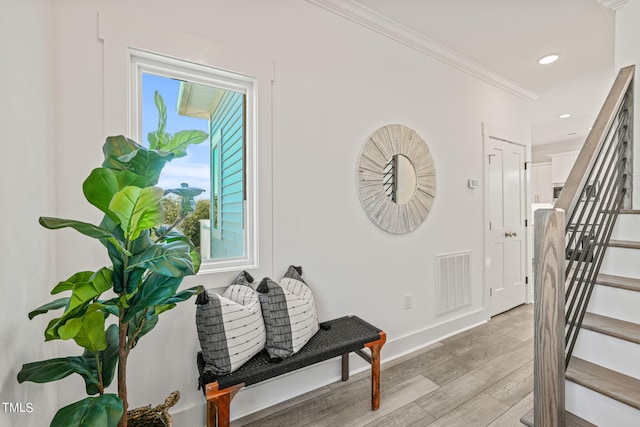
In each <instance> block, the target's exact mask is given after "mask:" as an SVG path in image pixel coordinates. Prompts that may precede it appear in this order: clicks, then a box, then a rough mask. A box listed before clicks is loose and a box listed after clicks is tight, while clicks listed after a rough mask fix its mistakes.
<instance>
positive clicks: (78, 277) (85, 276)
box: [51, 271, 95, 295]
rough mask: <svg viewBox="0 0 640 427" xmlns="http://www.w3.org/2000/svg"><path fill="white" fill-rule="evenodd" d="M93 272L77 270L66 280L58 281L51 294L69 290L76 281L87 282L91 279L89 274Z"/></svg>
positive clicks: (91, 274)
mask: <svg viewBox="0 0 640 427" xmlns="http://www.w3.org/2000/svg"><path fill="white" fill-rule="evenodd" d="M94 274H95V272H93V271H79V272H78V273H76V274H74V275H73V276H71V277H69V278H68V279H67V280H63V281H62V282H59V283H58V284H57V285H56V286H55V287H54V288H53V289H52V290H51V295H55V294H59V293H60V292H64V291H70V290H72V289H73V287H74V286H75V284H76V283H80V282H88V281H89V280H91V276H93V275H94Z"/></svg>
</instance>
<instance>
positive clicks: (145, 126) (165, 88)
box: [140, 73, 211, 198]
mask: <svg viewBox="0 0 640 427" xmlns="http://www.w3.org/2000/svg"><path fill="white" fill-rule="evenodd" d="M179 87H180V81H178V80H175V79H171V78H168V77H162V76H158V75H155V74H149V73H143V74H142V137H141V141H140V144H142V145H144V146H147V147H148V146H149V142H148V141H147V135H148V134H149V132H153V131H155V130H156V129H157V128H158V110H157V109H156V106H155V103H154V101H153V94H154V92H155V91H156V90H157V91H158V92H159V93H160V95H162V97H163V98H164V103H165V104H166V106H167V127H166V132H167V133H170V134H174V133H175V132H177V131H180V130H185V129H197V130H202V131H204V132H207V133H209V121H208V120H204V119H198V118H194V117H185V116H181V115H179V114H178V108H177V105H178V92H179ZM210 176H211V167H210V156H209V140H205V141H204V142H202V143H200V144H196V145H192V146H190V147H189V148H188V149H187V155H186V156H185V157H182V158H179V159H174V160H173V161H171V162H170V163H168V164H167V165H166V166H165V167H164V169H163V171H162V175H161V177H160V182H159V183H158V186H159V187H162V188H165V189H166V188H177V187H180V184H181V183H183V182H186V183H188V184H189V186H190V187H198V188H203V189H204V190H205V192H204V193H202V195H201V196H200V198H210V197H211V183H210Z"/></svg>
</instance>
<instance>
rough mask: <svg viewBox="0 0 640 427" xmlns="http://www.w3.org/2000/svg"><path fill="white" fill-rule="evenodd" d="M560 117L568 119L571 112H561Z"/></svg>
mask: <svg viewBox="0 0 640 427" xmlns="http://www.w3.org/2000/svg"><path fill="white" fill-rule="evenodd" d="M558 117H560V118H561V119H567V118H569V117H571V114H569V113H566V114H560V115H559V116H558Z"/></svg>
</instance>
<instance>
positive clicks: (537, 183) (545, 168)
mask: <svg viewBox="0 0 640 427" xmlns="http://www.w3.org/2000/svg"><path fill="white" fill-rule="evenodd" d="M551 169H552V167H551V163H550V162H547V163H532V164H531V203H551V202H552V201H553V181H552V179H551Z"/></svg>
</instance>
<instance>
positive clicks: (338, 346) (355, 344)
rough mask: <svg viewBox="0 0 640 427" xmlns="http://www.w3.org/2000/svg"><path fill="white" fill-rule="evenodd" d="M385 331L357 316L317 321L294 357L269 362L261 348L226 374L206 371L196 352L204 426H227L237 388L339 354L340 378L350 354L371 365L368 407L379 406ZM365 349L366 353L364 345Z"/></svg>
mask: <svg viewBox="0 0 640 427" xmlns="http://www.w3.org/2000/svg"><path fill="white" fill-rule="evenodd" d="M385 342H386V334H385V333H384V332H383V331H381V330H380V329H378V328H376V327H374V326H372V325H370V324H369V323H367V322H365V321H364V320H362V319H360V318H358V317H356V316H346V317H341V318H339V319H334V320H329V321H327V322H324V323H321V324H320V330H319V331H318V333H316V334H315V335H314V336H313V337H312V338H311V340H309V342H308V343H307V344H306V345H305V346H304V347H303V348H302V349H301V350H300V351H299V352H298V353H296V354H294V355H293V356H291V357H289V358H287V359H284V360H281V361H277V362H275V361H271V360H270V359H269V355H268V354H267V352H266V351H262V352H260V353H258V354H257V355H255V356H254V357H253V358H252V359H250V360H249V361H248V362H247V363H245V364H244V365H242V366H241V367H240V368H239V369H238V370H236V371H235V372H232V373H231V374H229V375H223V376H216V375H215V374H213V373H211V372H207V371H206V368H205V362H204V359H203V358H202V354H201V353H198V370H199V371H200V379H199V384H200V387H201V388H202V389H203V391H204V395H205V397H206V399H207V427H216V426H217V427H228V426H229V415H230V412H229V408H230V405H231V400H232V399H233V398H234V396H235V395H236V394H237V393H238V391H239V390H240V389H242V388H243V387H245V386H250V385H252V384H257V383H259V382H261V381H265V380H268V379H269V378H274V377H277V376H279V375H282V374H286V373H288V372H293V371H295V370H297V369H300V368H303V367H305V366H310V365H313V364H315V363H318V362H322V361H324V360H328V359H332V358H334V357H338V356H342V381H346V380H348V379H349V353H352V352H355V353H356V354H358V355H359V356H360V357H362V358H363V359H364V360H366V361H367V362H369V363H370V364H371V409H372V410H373V411H375V410H377V409H378V408H379V407H380V349H381V348H382V346H383V345H384V343H385ZM365 347H366V348H368V349H369V351H370V353H369V354H367V353H366V352H365V351H363V350H364V348H365Z"/></svg>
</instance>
